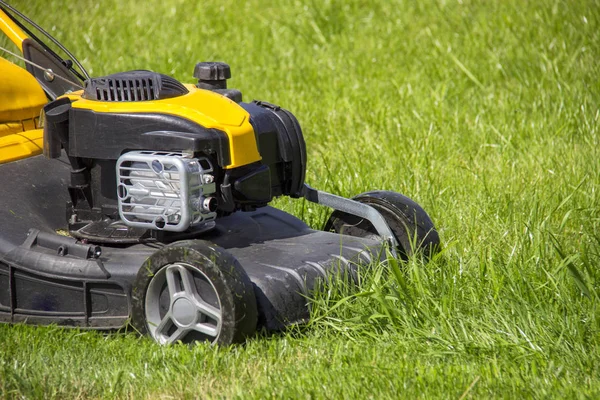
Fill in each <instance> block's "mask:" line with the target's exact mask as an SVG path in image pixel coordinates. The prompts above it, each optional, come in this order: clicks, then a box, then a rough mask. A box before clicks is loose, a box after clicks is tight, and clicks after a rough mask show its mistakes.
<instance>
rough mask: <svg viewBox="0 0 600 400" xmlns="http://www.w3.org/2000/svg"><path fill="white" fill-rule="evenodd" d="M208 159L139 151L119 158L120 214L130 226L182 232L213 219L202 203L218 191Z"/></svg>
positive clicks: (213, 215)
mask: <svg viewBox="0 0 600 400" xmlns="http://www.w3.org/2000/svg"><path fill="white" fill-rule="evenodd" d="M212 172H213V169H212V165H211V163H210V161H209V160H208V159H206V158H185V157H184V156H183V155H182V154H181V153H170V152H152V151H135V152H129V153H125V154H123V155H122V156H121V157H120V158H119V160H118V161H117V195H118V205H119V215H120V217H121V219H122V220H123V222H125V223H126V224H127V225H130V226H137V227H146V228H149V229H159V230H168V231H177V232H181V231H184V230H186V229H188V228H189V227H190V226H191V225H196V224H199V223H203V222H207V221H212V220H214V219H215V218H216V213H214V212H210V211H207V210H205V209H203V207H202V202H203V200H204V199H206V198H207V197H208V196H210V195H211V194H213V193H214V192H215V190H216V188H215V183H214V182H213V176H212V175H211V173H212Z"/></svg>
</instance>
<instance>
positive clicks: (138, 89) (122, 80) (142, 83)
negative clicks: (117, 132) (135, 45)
mask: <svg viewBox="0 0 600 400" xmlns="http://www.w3.org/2000/svg"><path fill="white" fill-rule="evenodd" d="M187 93H189V91H188V90H187V88H186V87H185V86H183V84H182V83H181V82H179V81H178V80H176V79H175V78H172V77H170V76H167V75H163V74H159V73H157V72H152V71H143V70H138V71H128V72H119V73H117V74H112V75H107V76H103V77H99V78H91V79H88V80H86V81H85V88H84V91H83V95H82V97H83V98H84V99H88V100H98V101H115V102H132V101H148V100H162V99H168V98H172V97H177V96H182V95H184V94H187Z"/></svg>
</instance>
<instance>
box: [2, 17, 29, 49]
mask: <svg viewBox="0 0 600 400" xmlns="http://www.w3.org/2000/svg"><path fill="white" fill-rule="evenodd" d="M0 30H1V31H2V32H4V34H5V35H6V36H8V38H9V39H10V40H11V41H12V42H13V43H14V44H16V45H17V47H18V48H19V51H21V52H23V41H24V40H25V39H27V35H26V34H25V33H24V32H23V31H22V30H21V28H19V26H18V25H17V24H15V23H14V21H13V20H12V19H10V17H9V16H8V15H6V13H5V12H4V11H3V10H1V9H0Z"/></svg>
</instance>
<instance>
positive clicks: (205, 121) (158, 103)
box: [68, 85, 261, 168]
mask: <svg viewBox="0 0 600 400" xmlns="http://www.w3.org/2000/svg"><path fill="white" fill-rule="evenodd" d="M186 87H187V88H188V90H189V91H190V93H188V94H186V95H183V96H179V97H173V98H170V99H163V100H150V101H138V102H109V101H95V100H86V99H83V98H81V97H80V96H81V93H82V92H81V91H78V92H75V93H71V94H69V95H68V97H69V98H70V99H71V100H72V101H74V102H73V105H72V107H73V108H81V109H86V110H92V111H95V112H99V113H159V114H170V115H176V116H179V117H182V118H186V119H189V120H191V121H193V122H195V123H197V124H199V125H201V126H203V127H205V128H208V129H213V128H214V129H218V130H220V131H223V132H225V134H226V135H227V136H228V138H229V153H230V157H231V164H229V165H227V166H226V168H236V167H240V166H242V165H247V164H251V163H253V162H256V161H260V160H261V156H260V154H259V152H258V146H257V144H256V136H255V134H254V129H253V128H252V125H251V124H250V114H248V112H247V111H246V110H244V109H243V108H242V107H241V106H240V105H239V104H237V103H236V102H234V101H232V100H230V99H228V98H226V97H225V96H221V95H220V94H217V93H214V92H211V91H209V90H203V89H198V88H196V87H195V86H194V85H186ZM75 100H77V101H75ZM148 129H149V130H151V129H152V127H148Z"/></svg>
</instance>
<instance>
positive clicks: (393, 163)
mask: <svg viewBox="0 0 600 400" xmlns="http://www.w3.org/2000/svg"><path fill="white" fill-rule="evenodd" d="M12 3H13V4H14V5H16V6H17V7H19V8H20V9H21V10H22V11H23V12H25V13H27V14H28V15H30V16H31V17H33V18H34V19H35V20H36V21H38V22H39V23H40V24H41V25H42V26H44V27H46V28H47V29H48V30H50V31H51V32H52V33H53V34H55V35H56V37H57V38H58V39H60V40H61V41H62V42H64V44H66V45H67V46H68V47H69V48H70V49H71V50H72V51H73V52H74V53H75V54H78V55H79V57H80V59H81V61H83V62H84V64H85V65H86V66H87V67H88V69H89V71H90V72H91V73H92V74H93V75H100V74H106V73H112V72H116V71H120V70H127V69H136V68H137V69H139V68H146V69H152V70H155V71H161V72H164V73H167V74H171V75H173V76H175V77H176V78H178V79H180V80H183V81H192V80H193V78H192V77H191V74H192V71H193V67H194V64H195V63H196V62H197V61H200V60H223V61H227V62H228V63H229V64H230V65H231V68H232V74H233V78H232V79H231V80H230V87H236V88H238V89H240V90H242V92H243V93H244V98H245V100H251V99H263V100H267V101H270V102H273V103H276V104H280V105H282V106H284V107H286V108H288V109H290V110H292V111H293V112H294V114H295V115H296V116H297V117H298V119H299V120H300V122H301V124H302V126H303V130H304V134H305V138H306V141H307V145H308V156H309V162H308V172H307V180H308V182H309V183H310V184H311V185H313V186H315V187H318V188H322V189H324V190H328V191H331V192H334V193H337V194H341V195H344V196H352V195H356V194H358V193H360V192H364V191H368V190H373V189H380V188H381V189H391V190H396V191H398V192H401V193H404V194H405V195H407V196H409V197H411V198H413V199H414V200H416V201H417V202H418V203H420V204H421V205H422V206H423V207H424V208H425V209H426V210H427V211H428V213H429V214H430V215H431V217H432V219H433V220H434V222H435V223H436V226H437V227H438V229H439V231H440V235H441V238H442V240H443V243H444V246H445V248H444V251H443V252H442V254H441V255H440V256H438V257H437V258H436V259H434V260H433V261H432V262H431V263H429V264H427V265H425V264H423V263H422V262H421V261H419V260H416V259H415V260H410V261H409V262H408V263H406V264H400V265H396V264H395V263H393V262H391V261H389V262H388V263H385V264H382V265H379V266H375V267H374V268H373V269H372V270H370V271H364V272H363V276H362V277H361V283H360V285H359V287H358V288H355V290H349V288H345V287H343V285H341V284H338V285H336V286H332V287H328V288H326V290H324V291H323V292H322V293H319V294H316V295H315V299H314V301H313V314H314V315H313V316H314V319H313V322H312V323H311V324H310V325H309V326H307V327H303V328H302V329H300V328H299V329H295V330H292V331H290V332H287V333H285V334H281V335H276V336H272V337H262V336H259V337H256V338H252V339H250V340H249V341H248V343H247V344H246V345H243V346H235V347H232V348H212V347H209V346H205V345H200V346H197V347H194V348H191V349H190V348H188V347H186V346H183V345H176V346H171V347H167V348H164V347H159V346H157V345H155V344H154V343H152V342H151V341H150V340H149V339H148V338H141V337H138V336H136V335H133V334H111V335H102V334H99V333H94V332H81V331H76V330H69V331H66V330H61V329H58V328H53V327H50V328H36V327H26V326H0V349H2V350H1V351H0V397H15V398H21V397H26V398H42V397H43V398H77V397H79V398H87V397H98V398H112V397H134V398H157V397H163V398H181V397H184V398H196V397H198V398H219V397H240V398H270V397H284V398H363V397H365V398H375V399H378V398H398V397H404V398H456V399H458V398H461V397H463V396H464V397H466V398H486V397H494V398H496V397H499V398H511V399H512V398H521V397H526V398H546V397H553V398H598V397H600V379H599V378H600V371H599V369H600V367H599V365H600V348H599V342H600V308H599V301H600V272H599V269H598V266H599V265H600V194H599V192H600V161H599V159H600V157H599V151H598V148H599V141H600V132H599V129H598V123H599V118H600V104H599V103H600V62H599V60H600V2H598V1H585V0H582V1H550V0H542V1H536V2H533V1H531V2H525V1H518V0H496V1H470V0H462V1H450V0H440V1H420V2H410V1H369V2H367V1H362V0H361V1H359V0H354V1H333V0H330V1H326V0H324V1H314V0H313V1H310V0H306V1H294V2H290V1H282V0H275V1H270V2H259V1H258V0H249V1H246V2H236V1H232V0H230V1H222V2H211V3H204V2H195V1H185V2H184V1H176V0H172V1H169V2H162V1H154V0H153V1H148V2H145V3H144V4H143V5H140V3H138V2H132V1H117V0H106V1H102V2H96V1H77V2H64V4H59V2H51V3H50V2H41V1H40V2H32V1H22V0H21V1H13V2H12ZM277 205H278V206H279V207H281V208H283V209H285V210H286V211H289V212H292V213H294V214H296V215H302V216H304V218H305V219H306V220H307V221H308V222H309V223H310V224H311V225H313V226H315V227H319V226H320V224H321V223H322V222H323V220H324V218H325V216H326V210H323V209H322V208H320V207H318V206H314V205H309V204H305V203H303V202H300V201H291V200H286V199H282V200H278V201H277Z"/></svg>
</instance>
